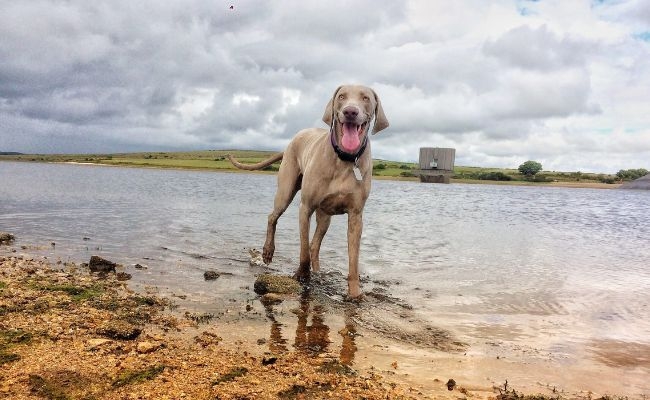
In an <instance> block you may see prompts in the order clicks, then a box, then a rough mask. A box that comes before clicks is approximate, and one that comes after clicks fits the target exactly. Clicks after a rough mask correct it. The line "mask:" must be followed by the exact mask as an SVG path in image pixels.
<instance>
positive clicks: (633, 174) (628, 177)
mask: <svg viewBox="0 0 650 400" xmlns="http://www.w3.org/2000/svg"><path fill="white" fill-rule="evenodd" d="M647 174H648V170H647V169H645V168H638V169H622V170H620V171H618V172H617V173H616V176H617V177H618V179H621V180H624V181H633V180H635V179H639V178H640V177H642V176H646V175H647Z"/></svg>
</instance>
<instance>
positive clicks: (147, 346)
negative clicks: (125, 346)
mask: <svg viewBox="0 0 650 400" xmlns="http://www.w3.org/2000/svg"><path fill="white" fill-rule="evenodd" d="M161 347H162V345H161V344H160V343H154V342H140V343H138V345H137V347H136V351H137V352H138V353H140V354H148V353H153V352H154V351H156V350H158V349H159V348H161Z"/></svg>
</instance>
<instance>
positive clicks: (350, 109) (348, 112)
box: [343, 106, 359, 120]
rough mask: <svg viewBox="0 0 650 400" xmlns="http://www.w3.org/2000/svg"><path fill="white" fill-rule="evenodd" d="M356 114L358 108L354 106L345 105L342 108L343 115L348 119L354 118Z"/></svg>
mask: <svg viewBox="0 0 650 400" xmlns="http://www.w3.org/2000/svg"><path fill="white" fill-rule="evenodd" d="M358 115H359V108H357V107H355V106H347V107H345V108H344V109H343V116H344V117H345V118H346V119H348V120H352V119H356V118H357V116H358Z"/></svg>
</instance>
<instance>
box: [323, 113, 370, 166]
mask: <svg viewBox="0 0 650 400" xmlns="http://www.w3.org/2000/svg"><path fill="white" fill-rule="evenodd" d="M334 123H335V122H333V123H332V126H331V127H330V141H331V142H332V147H333V148H334V152H335V153H336V155H337V156H339V159H340V160H342V161H348V162H356V161H357V160H358V159H359V157H361V155H362V154H363V152H364V151H365V150H366V146H367V145H368V133H369V132H366V135H365V136H364V137H363V143H361V147H359V150H357V152H356V153H348V152H346V151H343V150H341V148H340V147H339V145H338V144H337V143H336V137H335V136H336V135H335V133H334Z"/></svg>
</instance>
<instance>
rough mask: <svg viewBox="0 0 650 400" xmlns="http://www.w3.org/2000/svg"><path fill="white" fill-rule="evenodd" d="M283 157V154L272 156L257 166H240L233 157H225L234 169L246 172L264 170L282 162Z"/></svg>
mask: <svg viewBox="0 0 650 400" xmlns="http://www.w3.org/2000/svg"><path fill="white" fill-rule="evenodd" d="M283 156H284V152H282V153H277V154H274V155H272V156H271V157H270V158H267V159H266V160H264V161H260V162H258V163H257V164H242V163H240V162H239V161H237V159H236V158H235V157H233V155H232V154H228V155H227V157H228V159H229V160H230V162H231V163H232V165H234V166H235V167H237V168H239V169H245V170H247V171H255V170H257V169H262V168H266V167H268V166H269V165H271V164H273V163H274V162H278V161H280V160H282V157H283Z"/></svg>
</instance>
